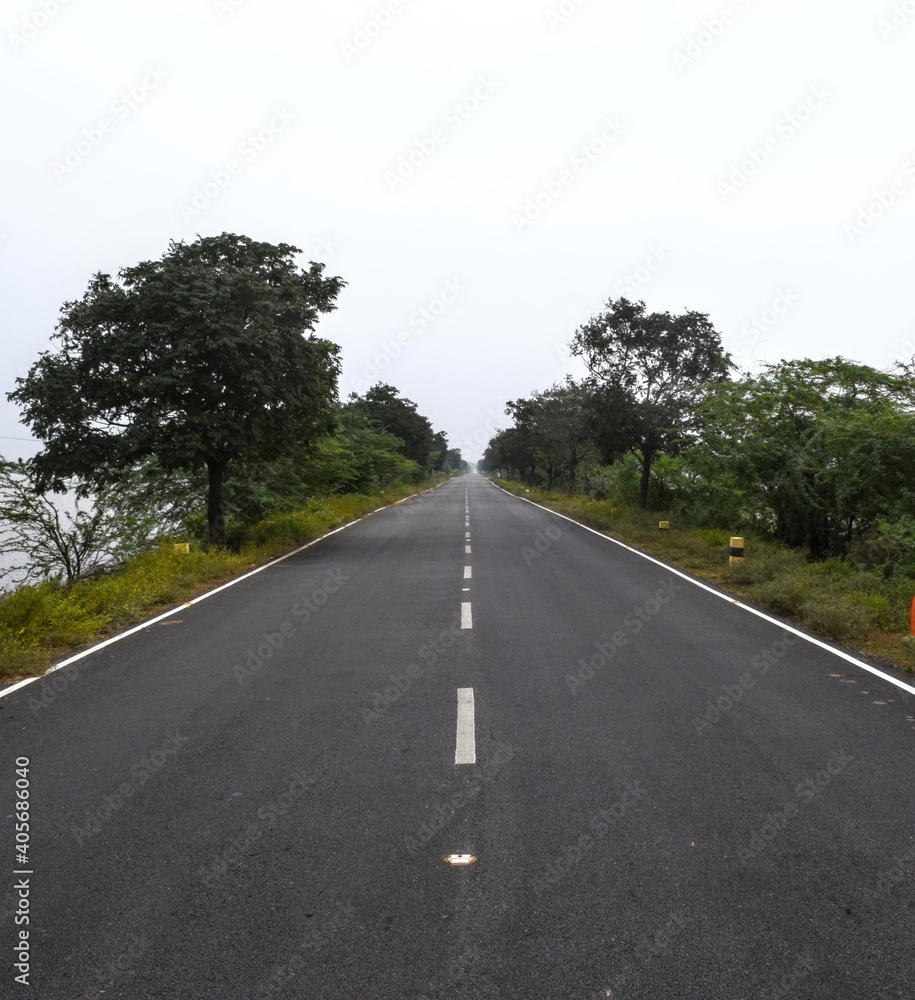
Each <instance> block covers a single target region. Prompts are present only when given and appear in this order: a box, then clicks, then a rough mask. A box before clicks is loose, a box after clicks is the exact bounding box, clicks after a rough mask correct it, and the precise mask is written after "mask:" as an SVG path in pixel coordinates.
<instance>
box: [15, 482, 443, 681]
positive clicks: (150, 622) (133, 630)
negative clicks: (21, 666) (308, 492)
mask: <svg viewBox="0 0 915 1000" xmlns="http://www.w3.org/2000/svg"><path fill="white" fill-rule="evenodd" d="M445 482H447V480H445ZM439 486H444V482H442V483H438V484H437V485H435V486H432V487H430V488H429V489H428V490H421V491H420V492H419V493H411V494H410V495H409V496H407V497H404V498H403V500H398V501H397V502H396V503H393V504H391V506H392V507H396V506H398V504H402V503H406V501H407V500H412V499H413V497H421V496H422V495H423V494H424V493H431V492H432V490H437V489H438V488H439ZM378 510H385V508H384V507H379V508H378ZM372 513H373V514H377V513H378V511H372ZM365 517H371V514H366V515H365ZM365 517H357V518H356V520H355V521H349V522H347V523H346V524H342V525H341V526H340V527H339V528H334V530H333V531H328V532H327V534H326V535H321V537H320V538H316V539H314V541H311V542H306V544H305V545H300V546H299V548H297V549H293V550H292V552H287V553H286V555H284V556H279V557H278V558H276V559H271V560H270V562H266V563H264V565H263V566H258V567H257V568H256V569H252V570H250V571H249V572H248V573H244V574H242V575H241V576H236V577H235V578H234V579H233V580H229V582H228V583H224V584H222V585H221V586H219V587H215V588H214V589H213V590H208V591H207V592H206V593H205V594H200V595H198V596H197V597H195V598H194V599H193V600H191V601H182V603H181V604H179V605H178V606H177V607H176V608H172V609H171V610H170V611H165V612H163V613H162V614H161V615H156V617H155V618H148V619H147V620H146V621H145V622H140V624H139V625H134V626H133V628H129V629H127V630H126V631H124V632H120V633H118V635H115V636H112V637H111V638H110V639H105V641H104V642H99V643H97V644H96V645H94V646H90V647H89V648H88V649H84V650H82V652H80V653H77V654H76V655H75V656H71V657H69V658H68V659H66V660H61V661H60V663H55V664H54V666H53V667H49V668H48V669H47V670H46V671H45V672H44V673H43V674H37V675H36V676H35V677H26V678H25V679H24V680H21V681H17V683H15V684H11V685H10V686H9V687H6V688H3V690H2V691H0V698H5V697H6V696H7V695H8V694H12V693H13V692H14V691H18V690H19V689H20V688H22V687H25V686H26V685H27V684H34V683H35V681H40V680H41V679H42V677H47V676H48V675H49V674H53V673H55V672H56V671H58V670H60V669H62V668H63V667H69V666H70V664H71V663H76V662H77V660H82V659H85V657H87V656H90V655H91V654H92V653H97V652H98V651H99V650H100V649H105V647H106V646H113V645H114V643H116V642H120V641H121V640H122V639H126V638H127V637H128V636H129V635H135V634H136V633H137V632H142V631H143V629H146V628H149V627H150V625H155V624H157V623H158V622H161V621H162V620H163V619H165V618H170V617H171V616H172V615H175V614H177V613H178V612H179V611H183V610H184V609H185V608H189V607H191V605H193V604H199V603H200V602H201V601H205V600H206V599H207V598H208V597H212V596H213V595H214V594H219V593H221V592H222V591H223V590H228V589H229V587H234V586H235V584H236V583H241V582H242V580H248V579H250V578H251V577H252V576H257V574H258V573H263V571H264V570H265V569H270V567H271V566H276V565H277V563H281V562H283V561H284V560H286V559H291V558H292V557H293V556H297V555H298V554H299V553H300V552H304V551H305V549H310V548H311V547H312V545H317V544H318V542H323V541H324V539H325V538H330V536H331V535H336V534H337V532H339V531H346V529H347V528H352V526H353V525H354V524H358V523H359V522H360V521H364V520H365Z"/></svg>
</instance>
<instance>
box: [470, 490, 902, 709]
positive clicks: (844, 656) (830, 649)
mask: <svg viewBox="0 0 915 1000" xmlns="http://www.w3.org/2000/svg"><path fill="white" fill-rule="evenodd" d="M487 482H489V484H490V485H491V486H496V484H495V483H494V482H492V480H491V479H490V480H487ZM496 489H497V490H501V491H502V492H503V493H505V494H506V495H507V496H510V497H513V498H514V499H515V500H523V501H524V503H529V504H530V505H531V506H532V507H539V508H540V510H545V511H546V512H547V513H548V514H553V515H554V516H555V517H561V518H562V519H563V521H569V522H570V523H571V524H577V525H578V527H579V528H582V529H584V530H585V531H590V532H591V534H592V535H597V537H598V538H603V540H604V541H605V542H612V543H613V544H614V545H618V546H619V547H620V548H621V549H626V550H627V551H628V552H632V553H633V554H634V555H637V556H640V557H641V558H642V559H647V560H648V561H649V562H651V563H654V564H655V566H660V567H661V568H662V569H666V570H667V571H668V572H670V573H673V574H674V576H679V577H680V578H681V579H682V580H686V582H687V583H691V584H692V585H693V586H694V587H700V588H701V589H702V590H705V591H707V592H708V593H710V594H712V595H713V596H714V597H720V598H721V600H723V601H727V602H728V604H730V605H731V606H732V607H735V608H739V609H740V610H741V611H749V612H750V614H751V615H756V617H757V618H762V620H763V621H766V622H769V623H770V624H772V625H777V626H778V627H779V628H780V629H781V630H782V631H783V632H790V633H791V634H792V635H796V636H798V638H800V639H803V640H804V641H805V642H809V643H811V644H812V645H814V646H819V647H820V649H825V650H826V652H827V653H832V654H833V656H838V657H839V659H841V660H845V661H846V662H847V663H851V664H853V665H854V666H856V667H860V668H861V670H866V671H867V672H868V673H871V674H874V675H875V676H877V677H882V678H883V680H885V681H889V682H890V684H895V685H896V687H898V688H901V689H902V690H903V691H908V692H909V694H915V687H913V686H912V685H911V684H906V683H905V681H901V680H899V678H898V677H893V675H892V674H885V673H884V672H883V671H882V670H878V669H877V668H876V667H872V666H871V665H870V664H869V663H865V662H864V661H863V660H859V659H857V657H854V656H851V655H850V654H848V653H846V652H843V651H842V650H841V649H836V648H835V647H834V646H830V645H829V644H828V643H826V642H823V641H822V640H821V639H817V638H815V637H814V636H812V635H807V633H806V632H801V631H800V629H796V628H793V627H792V626H791V625H787V624H786V623H785V622H780V621H779V620H778V619H777V618H773V617H772V616H771V615H767V614H766V613H765V611H759V610H758V609H757V608H751V607H750V606H749V605H748V604H744V603H743V601H740V600H738V599H736V598H734V597H732V596H731V595H730V594H722V593H721V592H720V591H718V590H715V589H714V588H713V587H709V586H708V585H707V584H705V583H701V582H700V581H699V580H695V579H693V577H691V576H687V574H686V573H682V572H681V571H680V570H678V569H676V568H675V567H673V566H670V565H668V564H667V563H665V562H661V560H660V559H655V558H654V557H653V556H649V555H646V553H644V552H639V550H638V549H634V548H633V547H632V546H631V545H627V544H626V543H625V542H621V541H619V540H617V539H616V538H611V537H610V536H609V535H605V534H604V533H603V532H601V531H597V530H596V529H595V528H589V527H588V526H587V525H586V524H582V523H581V521H576V520H575V519H574V518H572V517H567V516H566V515H565V514H560V513H559V512H558V511H555V510H550V508H549V507H544V506H542V504H539V503H534V501H533V500H528V499H527V497H519V496H516V495H515V494H514V493H509V492H508V490H504V489H502V487H501V486H496Z"/></svg>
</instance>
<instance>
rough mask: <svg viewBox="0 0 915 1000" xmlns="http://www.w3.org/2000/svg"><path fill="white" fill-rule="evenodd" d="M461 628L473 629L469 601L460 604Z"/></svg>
mask: <svg viewBox="0 0 915 1000" xmlns="http://www.w3.org/2000/svg"><path fill="white" fill-rule="evenodd" d="M461 628H473V613H472V612H471V610H470V601H464V602H463V604H461Z"/></svg>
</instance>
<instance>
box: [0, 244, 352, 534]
mask: <svg viewBox="0 0 915 1000" xmlns="http://www.w3.org/2000/svg"><path fill="white" fill-rule="evenodd" d="M298 253H300V251H299V250H297V249H296V248H295V247H294V246H291V245H289V244H285V243H281V244H277V245H272V244H269V243H258V242H255V241H254V240H251V239H249V238H248V237H245V236H237V235H235V234H232V233H223V234H222V235H221V236H215V237H203V238H198V239H197V240H196V241H195V242H193V243H190V244H187V243H184V242H174V241H173V242H171V243H170V245H169V248H168V251H167V252H166V253H165V254H164V255H163V257H162V259H161V260H157V261H145V262H142V263H140V264H137V265H136V266H134V267H129V268H124V269H122V270H121V271H120V272H119V275H118V278H119V280H113V279H112V278H111V277H110V276H109V275H107V274H103V273H98V274H96V275H95V276H94V277H93V279H92V281H91V282H90V284H89V288H88V290H87V291H86V293H85V294H84V295H83V297H82V298H81V299H80V300H78V301H74V302H66V303H64V305H63V306H62V308H61V318H60V322H59V323H58V326H57V332H56V334H55V337H54V339H55V340H56V341H58V349H57V350H56V351H48V352H45V353H43V354H42V355H41V356H40V357H39V359H38V361H36V362H35V364H34V365H33V366H32V368H31V369H30V371H29V372H28V374H27V375H26V376H25V377H24V378H20V379H17V388H16V390H15V391H14V392H11V393H10V394H9V399H10V400H12V401H14V402H17V403H19V404H20V405H21V407H22V411H23V420H24V422H25V423H26V424H27V425H28V426H29V427H30V428H31V430H32V431H33V433H34V434H35V435H36V437H38V438H40V439H41V440H42V442H43V443H44V448H43V450H42V451H41V453H40V454H39V455H38V456H37V457H36V458H35V459H34V467H35V470H36V473H37V476H38V484H39V487H41V488H53V489H61V488H63V486H64V483H65V481H66V480H68V479H70V478H71V477H75V478H76V479H77V480H78V481H80V482H82V483H86V484H94V485H95V486H99V485H103V484H106V483H111V482H115V481H117V480H118V478H119V477H121V476H122V475H123V474H124V473H125V470H128V469H130V468H132V467H133V466H135V465H136V464H137V463H139V462H141V461H143V460H144V459H148V458H150V457H152V458H155V459H156V461H157V462H158V463H159V465H160V466H161V467H162V468H163V469H165V470H179V469H180V470H189V469H195V468H200V467H201V466H205V467H206V469H207V473H208V521H209V526H210V528H209V530H210V537H211V540H213V541H216V542H223V541H224V540H225V501H224V496H223V483H224V478H225V475H226V470H227V468H228V466H229V464H230V463H231V462H233V461H234V460H238V459H243V460H244V459H252V458H255V457H257V458H258V459H261V460H262V459H269V458H273V457H278V456H280V455H282V454H284V453H286V452H287V451H288V450H289V449H290V448H294V447H300V446H302V445H303V444H305V443H307V442H309V441H311V440H314V439H315V438H316V437H318V436H320V435H321V434H323V433H325V432H327V431H328V430H329V429H330V428H331V427H332V425H333V420H334V400H335V398H336V385H337V378H338V374H339V357H338V352H339V349H338V347H337V346H336V345H335V344H332V343H330V342H329V341H327V340H323V339H320V338H318V337H317V336H315V335H314V327H315V324H316V322H317V320H318V317H319V315H320V314H321V313H327V312H330V311H331V310H333V309H334V308H335V300H336V297H337V295H338V294H339V292H340V290H341V289H342V287H343V286H344V284H345V283H344V282H343V281H342V280H341V279H340V278H336V277H334V278H330V277H325V276H324V275H323V270H324V265H323V264H319V263H315V262H311V263H310V264H309V266H308V268H307V269H299V267H298V266H297V265H296V263H295V260H294V258H295V255H297V254H298Z"/></svg>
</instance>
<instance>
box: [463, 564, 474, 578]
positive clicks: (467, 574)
mask: <svg viewBox="0 0 915 1000" xmlns="http://www.w3.org/2000/svg"><path fill="white" fill-rule="evenodd" d="M472 577H473V566H465V567H464V579H465V580H470V579H471V578H472Z"/></svg>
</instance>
